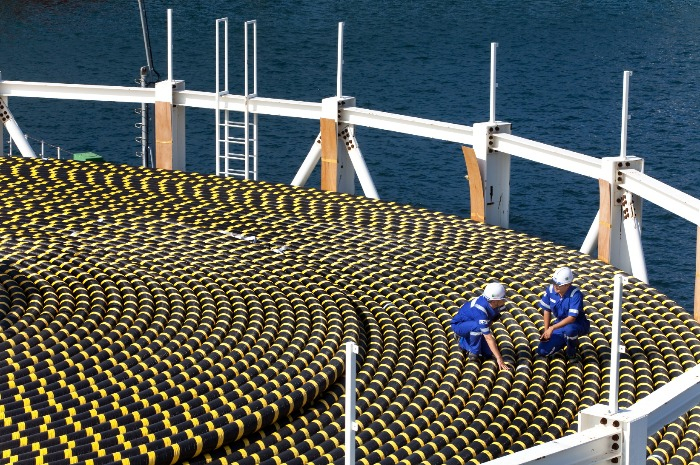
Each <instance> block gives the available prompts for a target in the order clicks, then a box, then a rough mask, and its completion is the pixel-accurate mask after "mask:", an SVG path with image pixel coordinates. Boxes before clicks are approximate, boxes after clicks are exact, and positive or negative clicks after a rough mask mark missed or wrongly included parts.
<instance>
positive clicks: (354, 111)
mask: <svg viewBox="0 0 700 465" xmlns="http://www.w3.org/2000/svg"><path fill="white" fill-rule="evenodd" d="M341 122H343V123H347V124H352V125H356V126H364V127H368V128H375V129H384V130H386V131H394V132H400V133H402V134H411V135H415V136H423V137H429V138H431V139H440V140H445V141H448V142H456V143H458V144H465V145H473V130H472V127H471V126H465V125H462V124H453V123H445V122H442V121H435V120H430V119H423V118H415V117H413V116H402V115H396V114H393V113H385V112H382V111H375V110H367V109H364V108H357V107H354V108H344V109H343V115H342V119H341Z"/></svg>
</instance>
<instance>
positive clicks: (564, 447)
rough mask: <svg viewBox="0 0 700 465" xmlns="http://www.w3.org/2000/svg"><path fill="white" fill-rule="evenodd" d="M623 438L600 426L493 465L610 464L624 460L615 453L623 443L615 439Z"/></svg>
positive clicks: (618, 452) (518, 453)
mask: <svg viewBox="0 0 700 465" xmlns="http://www.w3.org/2000/svg"><path fill="white" fill-rule="evenodd" d="M615 435H618V437H621V435H622V430H621V428H619V427H617V428H616V427H613V426H610V425H607V426H606V425H598V426H595V427H593V428H589V429H586V430H585V431H582V432H580V433H576V434H572V435H569V436H564V437H563V438H559V439H554V440H553V441H549V442H547V443H544V444H540V445H539V446H535V447H531V448H529V449H525V450H523V451H520V452H516V453H515V454H510V455H504V456H502V457H499V458H497V459H495V460H491V461H489V462H486V463H488V464H489V465H520V464H526V463H537V465H561V464H563V463H564V464H566V465H592V464H598V463H604V462H607V463H610V459H613V458H615V457H620V449H619V448H618V449H616V450H613V447H612V446H613V444H614V443H619V440H618V441H615V440H614V439H613V436H615Z"/></svg>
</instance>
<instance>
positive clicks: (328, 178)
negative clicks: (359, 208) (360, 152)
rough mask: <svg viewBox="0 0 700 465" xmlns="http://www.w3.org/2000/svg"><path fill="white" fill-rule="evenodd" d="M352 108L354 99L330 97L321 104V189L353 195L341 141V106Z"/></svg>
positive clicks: (352, 179) (352, 175) (349, 163)
mask: <svg viewBox="0 0 700 465" xmlns="http://www.w3.org/2000/svg"><path fill="white" fill-rule="evenodd" d="M346 105H347V106H350V107H352V106H355V98H354V97H342V98H338V97H329V98H325V99H323V101H322V103H321V189H322V190H326V191H333V192H344V193H346V194H354V193H355V170H354V168H353V165H352V161H351V160H350V155H349V154H348V151H347V148H346V146H345V144H344V143H341V141H340V134H341V131H342V130H343V129H344V126H345V125H340V124H339V120H340V113H341V112H342V109H343V107H344V106H346Z"/></svg>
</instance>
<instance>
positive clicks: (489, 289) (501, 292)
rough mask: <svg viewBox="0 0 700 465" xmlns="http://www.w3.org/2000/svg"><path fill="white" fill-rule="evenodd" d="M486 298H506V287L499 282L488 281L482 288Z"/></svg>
mask: <svg viewBox="0 0 700 465" xmlns="http://www.w3.org/2000/svg"><path fill="white" fill-rule="evenodd" d="M484 297H486V300H503V299H505V298H506V288H505V287H503V284H501V283H489V284H487V285H486V287H485V288H484Z"/></svg>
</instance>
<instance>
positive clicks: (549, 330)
mask: <svg viewBox="0 0 700 465" xmlns="http://www.w3.org/2000/svg"><path fill="white" fill-rule="evenodd" d="M553 332H554V329H552V327H551V326H550V327H549V328H547V329H545V330H544V332H543V333H542V336H540V340H541V341H548V340H549V338H550V337H552V333H553Z"/></svg>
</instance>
